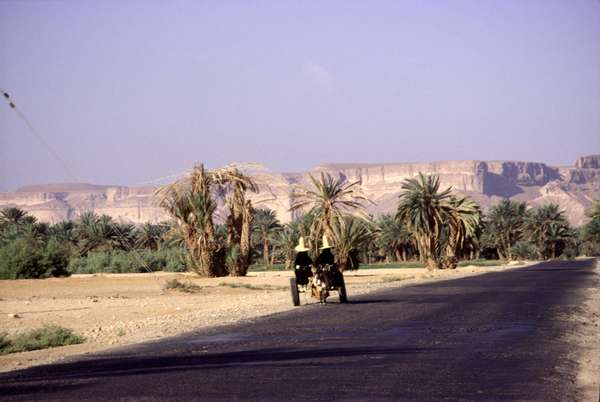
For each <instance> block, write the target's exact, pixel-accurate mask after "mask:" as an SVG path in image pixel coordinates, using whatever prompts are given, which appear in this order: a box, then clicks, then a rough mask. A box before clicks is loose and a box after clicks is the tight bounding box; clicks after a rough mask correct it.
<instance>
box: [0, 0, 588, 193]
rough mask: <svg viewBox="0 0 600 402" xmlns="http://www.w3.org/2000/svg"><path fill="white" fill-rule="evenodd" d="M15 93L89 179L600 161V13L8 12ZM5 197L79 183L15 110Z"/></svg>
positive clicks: (319, 7)
mask: <svg viewBox="0 0 600 402" xmlns="http://www.w3.org/2000/svg"><path fill="white" fill-rule="evenodd" d="M0 88H2V89H4V90H6V91H7V92H9V93H10V94H11V95H12V97H13V99H14V101H15V103H16V104H17V105H18V106H20V108H21V110H22V111H23V113H24V114H25V115H26V116H27V118H28V119H29V120H30V121H31V124H32V125H33V126H34V127H35V128H36V129H37V131H39V133H40V134H41V135H42V136H43V137H44V138H45V139H46V141H47V142H48V143H49V144H51V146H52V147H53V148H54V149H55V150H56V152H58V153H59V154H60V155H61V156H62V158H63V159H64V160H65V161H66V163H67V164H68V165H69V166H70V168H71V170H72V171H73V172H74V173H73V175H74V176H75V178H76V179H77V180H79V181H85V182H93V183H99V184H100V183H101V184H131V185H134V184H140V183H144V182H147V181H150V180H153V179H155V178H158V177H162V176H166V175H169V174H173V173H176V172H180V171H182V170H185V169H187V168H189V167H191V166H192V165H193V164H194V163H195V162H202V161H203V162H205V163H206V164H208V165H209V166H219V165H223V164H226V163H229V162H233V161H249V162H250V161H251V162H260V163H263V164H265V165H266V166H267V167H269V168H271V169H274V170H277V171H296V170H302V169H307V168H310V167H313V166H315V165H318V164H321V163H324V162H408V161H433V160H452V159H482V160H490V159H516V160H533V161H543V162H547V163H550V164H572V163H573V161H574V159H575V158H576V157H577V156H579V155H584V154H591V153H600V1H599V0H559V1H552V0H539V1H535V0H515V1H508V0H495V1H486V0H473V1H459V0H453V1H433V0H432V1H423V0H415V1H389V2H385V1H344V2H341V1H340V2H335V1H302V2H301V1H296V2H293V1H272V2H267V1H264V2H262V1H246V0H244V1H225V0H218V1H214V2H201V1H189V2H187V1H156V2H152V1H100V0H97V1H82V0H77V1H75V0H74V1H28V0H19V1H7V0H3V1H0ZM0 140H1V142H0V190H7V189H13V188H16V187H18V186H21V185H25V184H33V183H48V182H64V181H73V180H74V179H73V178H72V177H70V176H69V175H68V174H67V173H65V171H64V169H62V167H61V165H60V163H59V162H57V160H56V159H55V158H53V157H52V155H51V154H50V153H49V152H48V150H47V149H46V148H44V147H43V146H42V145H40V144H39V142H38V141H37V140H36V138H35V137H34V136H33V135H32V134H31V133H30V132H29V131H28V129H27V126H26V125H25V124H24V122H23V121H22V120H20V118H19V116H18V115H17V114H16V113H15V111H14V110H12V109H10V108H9V107H8V105H7V104H6V102H3V103H1V104H0Z"/></svg>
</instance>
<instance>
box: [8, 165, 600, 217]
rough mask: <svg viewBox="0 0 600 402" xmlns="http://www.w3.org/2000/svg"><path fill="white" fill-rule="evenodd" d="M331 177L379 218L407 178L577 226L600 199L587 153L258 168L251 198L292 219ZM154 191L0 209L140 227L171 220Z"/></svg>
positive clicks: (73, 190) (76, 194) (16, 197)
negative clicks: (352, 184) (300, 203)
mask: <svg viewBox="0 0 600 402" xmlns="http://www.w3.org/2000/svg"><path fill="white" fill-rule="evenodd" d="M319 172H327V173H330V174H332V175H335V176H338V177H341V178H343V179H344V180H347V181H358V182H359V183H360V191H362V193H363V195H365V196H367V197H369V198H370V199H371V200H373V201H374V202H375V204H376V205H373V206H370V207H369V211H370V212H371V213H373V214H375V215H377V214H381V213H386V212H392V211H394V210H395V208H396V204H397V200H398V195H399V194H400V192H401V186H402V182H403V181H404V180H406V179H407V178H411V177H414V176H416V175H418V173H419V172H422V173H425V174H436V175H438V176H439V177H440V181H441V183H442V186H444V187H448V186H451V187H452V188H453V189H454V191H455V192H456V193H458V194H463V195H468V196H471V197H473V198H474V199H475V200H476V201H477V202H478V203H479V204H480V205H481V206H482V208H483V209H484V210H486V209H488V208H489V207H490V206H491V205H493V204H495V203H497V202H498V201H499V200H501V199H503V198H511V199H516V200H521V201H527V202H528V203H529V204H530V205H541V204H545V203H550V202H553V203H557V204H559V205H560V206H561V208H562V209H563V210H565V212H566V214H567V216H568V218H569V220H570V221H571V223H572V224H574V225H581V224H582V223H584V222H585V209H586V208H588V207H589V205H590V204H591V202H592V200H594V199H596V198H600V155H590V156H584V157H581V158H579V159H577V161H575V164H574V166H566V167H552V166H549V165H546V164H544V163H539V162H517V161H473V160H470V161H442V162H431V163H391V164H351V163H350V164H327V165H322V166H318V167H316V168H314V169H312V170H310V171H307V172H301V173H276V172H272V171H270V170H268V169H266V168H253V169H252V171H250V172H249V173H250V174H252V175H253V176H254V178H255V179H256V181H257V183H258V184H259V187H260V193H259V194H253V195H252V196H251V198H252V200H253V204H254V205H255V207H260V208H271V209H273V210H275V211H276V212H277V216H278V217H279V219H280V220H281V221H282V222H288V221H289V220H290V219H291V218H292V216H291V213H290V212H289V207H290V194H291V192H292V191H293V189H294V188H295V187H296V186H298V185H302V184H303V183H306V182H307V180H308V175H309V174H313V175H314V174H319ZM153 190H154V188H153V187H126V186H102V185H92V184H84V183H66V184H46V185H36V186H28V187H23V188H20V189H18V190H16V191H13V192H6V193H0V208H4V207H9V206H16V207H19V208H23V209H25V210H27V211H29V212H30V213H31V214H33V215H34V216H36V217H37V218H38V219H39V220H41V221H46V222H56V221H60V220H65V219H73V218H75V217H77V215H78V214H80V213H82V212H84V211H94V212H96V213H98V214H107V215H110V216H112V217H113V218H115V219H118V220H122V221H129V222H134V223H142V222H147V221H151V222H156V221H161V220H165V219H167V216H166V214H165V213H164V212H163V211H162V210H161V209H160V208H159V207H157V206H156V205H155V203H154V202H153V197H152V193H153Z"/></svg>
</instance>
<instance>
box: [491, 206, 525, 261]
mask: <svg viewBox="0 0 600 402" xmlns="http://www.w3.org/2000/svg"><path fill="white" fill-rule="evenodd" d="M526 211H527V204H526V203H524V202H519V201H511V200H508V199H505V200H502V201H500V202H499V203H498V204H496V205H494V206H493V207H492V208H490V210H489V211H488V215H487V230H488V233H489V234H490V236H491V240H492V242H493V243H494V244H495V246H496V250H497V252H498V256H499V257H500V258H502V259H507V260H509V261H510V260H512V259H513V255H512V247H513V246H514V245H515V243H517V241H519V240H520V239H521V238H522V237H523V231H524V228H525V226H524V225H525V216H526Z"/></svg>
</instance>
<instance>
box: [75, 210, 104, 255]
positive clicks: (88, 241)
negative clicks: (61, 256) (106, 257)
mask: <svg viewBox="0 0 600 402" xmlns="http://www.w3.org/2000/svg"><path fill="white" fill-rule="evenodd" d="M99 220H100V217H99V216H98V215H97V214H95V213H94V212H83V213H82V214H80V215H79V217H78V218H77V219H76V220H75V227H74V228H73V236H74V239H75V242H76V244H77V247H78V248H79V254H80V255H82V256H83V255H87V254H88V253H89V252H90V251H92V250H94V249H95V248H97V247H99V246H100V245H101V244H102V243H103V241H104V239H103V238H102V236H100V234H99V233H98V224H99Z"/></svg>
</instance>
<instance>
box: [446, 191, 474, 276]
mask: <svg viewBox="0 0 600 402" xmlns="http://www.w3.org/2000/svg"><path fill="white" fill-rule="evenodd" d="M445 217H446V222H447V238H446V265H447V268H456V263H457V261H458V258H457V254H458V252H459V251H460V250H461V249H462V248H463V247H464V245H465V244H466V243H467V242H468V241H470V240H471V239H473V238H474V237H475V235H476V232H477V229H478V228H479V225H480V223H481V210H480V208H479V205H477V203H475V201H473V200H472V199H471V198H468V197H455V196H452V197H450V199H449V200H448V208H447V209H446V211H445Z"/></svg>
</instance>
